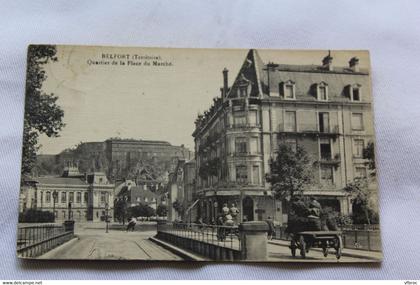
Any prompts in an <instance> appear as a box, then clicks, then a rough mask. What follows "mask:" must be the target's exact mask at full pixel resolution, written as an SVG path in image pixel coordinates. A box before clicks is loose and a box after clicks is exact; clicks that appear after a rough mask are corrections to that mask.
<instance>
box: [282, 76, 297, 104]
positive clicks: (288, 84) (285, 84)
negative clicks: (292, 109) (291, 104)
mask: <svg viewBox="0 0 420 285" xmlns="http://www.w3.org/2000/svg"><path fill="white" fill-rule="evenodd" d="M287 87H292V98H287V97H286V88H287ZM279 95H280V96H281V97H283V99H284V100H296V83H295V82H294V81H292V80H287V81H284V82H280V84H279Z"/></svg>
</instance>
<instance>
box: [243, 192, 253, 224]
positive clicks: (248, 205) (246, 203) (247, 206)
mask: <svg viewBox="0 0 420 285" xmlns="http://www.w3.org/2000/svg"><path fill="white" fill-rule="evenodd" d="M242 217H243V220H244V221H245V220H248V221H253V220H254V200H252V198H251V197H249V196H247V197H245V198H244V199H243V201H242Z"/></svg>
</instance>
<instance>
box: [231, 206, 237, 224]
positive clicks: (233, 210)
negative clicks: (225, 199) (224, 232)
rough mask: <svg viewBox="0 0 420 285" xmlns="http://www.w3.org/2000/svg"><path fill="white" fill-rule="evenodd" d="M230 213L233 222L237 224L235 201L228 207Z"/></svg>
mask: <svg viewBox="0 0 420 285" xmlns="http://www.w3.org/2000/svg"><path fill="white" fill-rule="evenodd" d="M229 212H230V215H231V216H232V219H233V222H234V223H235V224H238V215H239V209H238V208H236V205H235V203H233V204H232V207H231V208H230V209H229Z"/></svg>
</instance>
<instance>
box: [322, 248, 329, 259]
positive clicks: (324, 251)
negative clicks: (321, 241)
mask: <svg viewBox="0 0 420 285" xmlns="http://www.w3.org/2000/svg"><path fill="white" fill-rule="evenodd" d="M322 253H323V254H324V257H327V256H328V248H326V247H325V246H323V247H322Z"/></svg>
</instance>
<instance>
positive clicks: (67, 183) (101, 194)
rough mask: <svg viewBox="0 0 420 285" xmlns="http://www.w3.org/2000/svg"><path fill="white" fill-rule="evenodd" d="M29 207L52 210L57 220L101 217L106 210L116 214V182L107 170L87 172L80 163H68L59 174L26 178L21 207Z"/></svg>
mask: <svg viewBox="0 0 420 285" xmlns="http://www.w3.org/2000/svg"><path fill="white" fill-rule="evenodd" d="M69 205H70V208H69ZM28 208H33V209H38V210H42V211H49V212H52V213H54V215H55V220H56V222H62V221H65V220H68V219H73V220H74V221H76V222H86V221H101V220H103V219H104V217H105V215H106V211H108V215H111V216H112V213H113V208H114V184H110V183H109V182H108V180H107V178H106V176H105V174H104V173H100V172H94V173H89V174H86V175H85V174H80V173H79V171H78V170H77V168H76V167H66V168H65V171H64V173H63V175H62V176H59V177H36V178H33V179H26V181H25V182H24V183H23V186H22V187H21V206H20V210H21V211H22V212H23V211H24V210H25V209H28ZM69 214H70V216H69Z"/></svg>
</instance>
